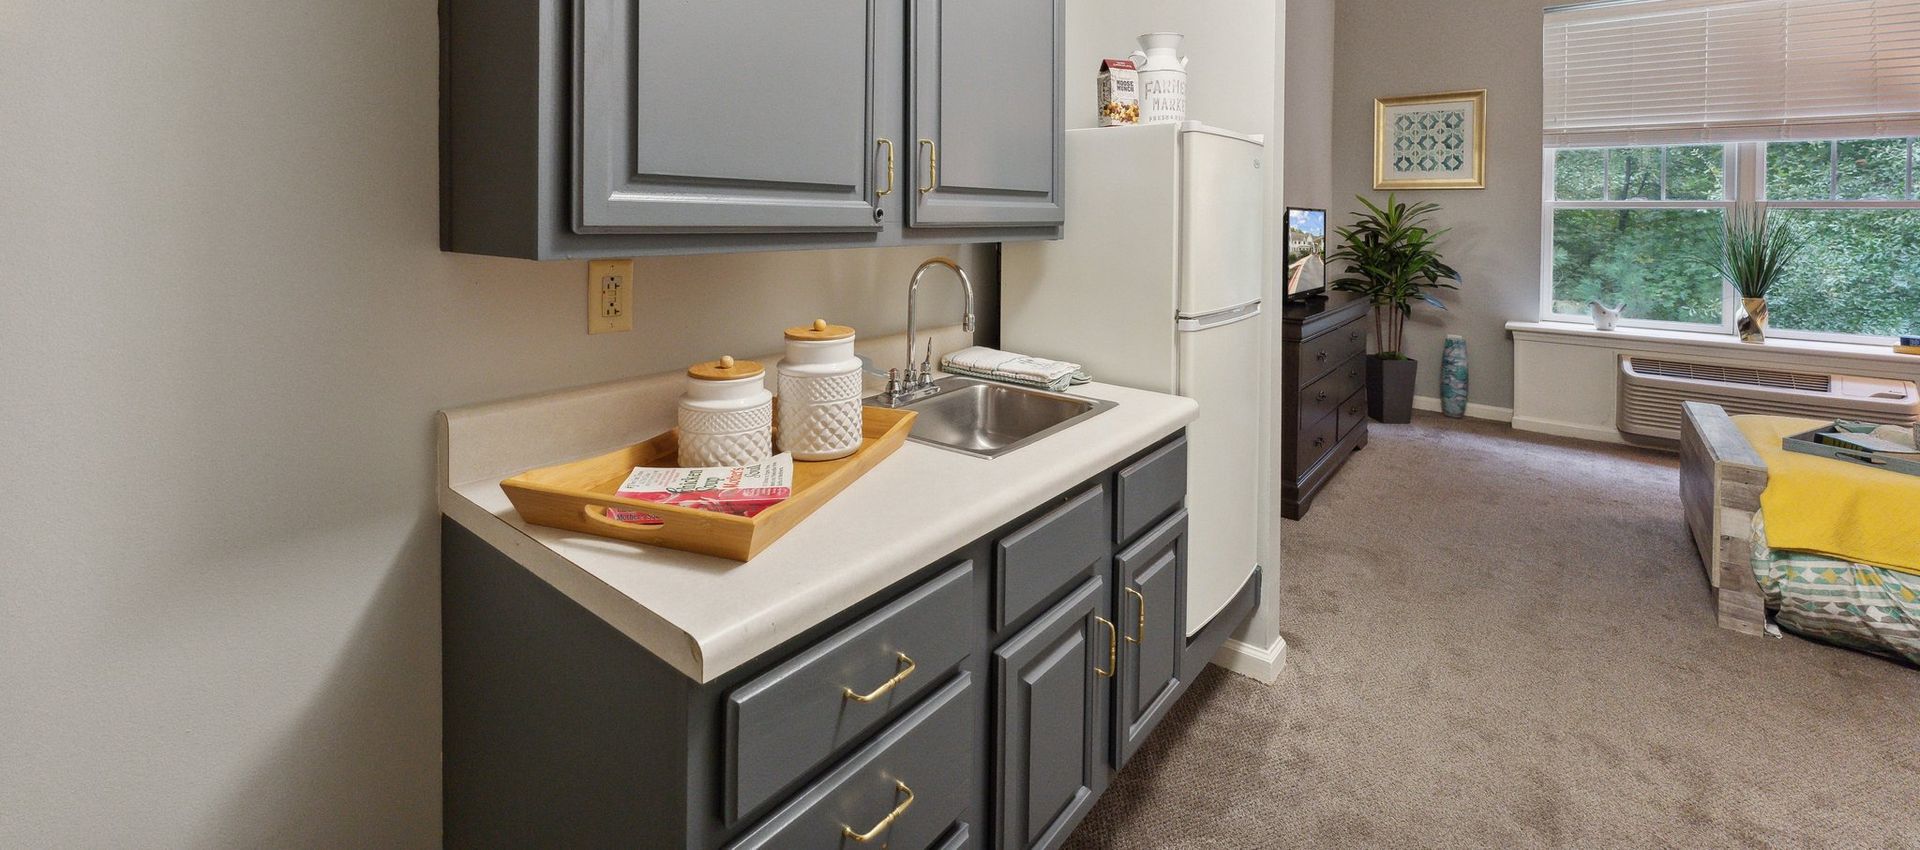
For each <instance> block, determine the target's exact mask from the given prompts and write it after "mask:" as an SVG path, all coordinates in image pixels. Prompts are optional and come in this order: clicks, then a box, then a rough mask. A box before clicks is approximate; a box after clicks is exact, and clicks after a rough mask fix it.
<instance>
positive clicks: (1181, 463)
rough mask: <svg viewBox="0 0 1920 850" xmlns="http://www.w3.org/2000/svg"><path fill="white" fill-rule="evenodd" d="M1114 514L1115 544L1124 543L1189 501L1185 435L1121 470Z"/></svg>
mask: <svg viewBox="0 0 1920 850" xmlns="http://www.w3.org/2000/svg"><path fill="white" fill-rule="evenodd" d="M1119 481H1120V483H1119V485H1118V486H1117V487H1116V489H1117V490H1118V491H1119V492H1118V493H1116V494H1114V513H1115V514H1118V515H1119V527H1118V528H1117V529H1116V537H1115V542H1118V543H1125V542H1127V541H1129V540H1132V539H1133V538H1134V537H1136V536H1138V535H1139V534H1140V532H1143V531H1146V530H1147V529H1148V528H1149V527H1151V526H1152V525H1153V523H1154V521H1155V520H1157V519H1159V518H1161V517H1163V516H1166V515H1167V512H1169V511H1171V510H1173V509H1174V508H1176V507H1178V506H1179V505H1180V503H1181V502H1182V501H1184V500H1185V499H1186V498H1187V438H1186V437H1184V436H1182V437H1180V438H1178V439H1175V440H1174V441H1173V442H1171V443H1168V444H1166V445H1164V446H1161V447H1160V448H1158V449H1155V450H1154V451H1153V453H1151V454H1149V455H1147V456H1146V457H1143V458H1141V459H1139V460H1136V461H1134V462H1133V463H1130V464H1128V465H1126V466H1125V467H1122V468H1121V470H1120V476H1119Z"/></svg>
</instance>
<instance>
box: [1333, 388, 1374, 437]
mask: <svg viewBox="0 0 1920 850" xmlns="http://www.w3.org/2000/svg"><path fill="white" fill-rule="evenodd" d="M1339 416H1340V439H1342V440H1344V439H1346V438H1347V435H1348V434H1351V433H1353V429H1355V428H1358V427H1360V423H1362V422H1365V421H1367V390H1366V388H1365V387H1362V388H1360V390H1359V391H1358V392H1355V393H1354V394H1353V395H1350V396H1348V397H1347V400H1346V401H1345V402H1342V403H1341V405H1340V413H1339Z"/></svg>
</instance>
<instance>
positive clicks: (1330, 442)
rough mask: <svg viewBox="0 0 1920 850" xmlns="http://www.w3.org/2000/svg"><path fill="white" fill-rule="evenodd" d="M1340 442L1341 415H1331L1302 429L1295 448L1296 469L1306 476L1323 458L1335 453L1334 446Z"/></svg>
mask: <svg viewBox="0 0 1920 850" xmlns="http://www.w3.org/2000/svg"><path fill="white" fill-rule="evenodd" d="M1338 442H1340V416H1339V414H1336V413H1329V414H1328V415H1326V416H1324V417H1321V418H1320V420H1319V421H1317V422H1314V423H1313V424H1310V425H1306V426H1303V427H1302V428H1301V429H1300V440H1299V442H1298V443H1295V444H1294V447H1293V452H1294V455H1293V457H1294V463H1295V467H1294V468H1295V469H1298V470H1300V474H1302V475H1305V474H1306V473H1307V471H1308V470H1310V469H1313V466H1314V464H1317V463H1319V462H1320V459H1321V458H1323V457H1326V456H1327V453H1328V452H1331V451H1333V446H1334V444H1335V443H1338Z"/></svg>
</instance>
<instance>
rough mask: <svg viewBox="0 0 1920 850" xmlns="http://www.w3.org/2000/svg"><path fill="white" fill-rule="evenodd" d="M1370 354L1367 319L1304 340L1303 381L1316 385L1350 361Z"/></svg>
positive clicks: (1301, 356)
mask: <svg viewBox="0 0 1920 850" xmlns="http://www.w3.org/2000/svg"><path fill="white" fill-rule="evenodd" d="M1365 353H1367V326H1366V322H1364V321H1360V320H1355V321H1351V322H1348V323H1346V324H1344V325H1341V326H1339V327H1337V328H1334V329H1333V330H1330V331H1327V332H1326V333H1323V334H1320V335H1318V336H1315V337H1313V338H1312V339H1306V340H1301V342H1300V376H1301V383H1302V384H1312V383H1313V382H1314V381H1317V380H1320V378H1321V377H1322V376H1324V375H1326V374H1327V373H1329V372H1332V371H1333V370H1334V369H1337V368H1339V367H1340V366H1342V365H1344V364H1345V363H1346V362H1347V361H1348V360H1351V359H1353V358H1355V357H1359V356H1360V355H1363V354H1365Z"/></svg>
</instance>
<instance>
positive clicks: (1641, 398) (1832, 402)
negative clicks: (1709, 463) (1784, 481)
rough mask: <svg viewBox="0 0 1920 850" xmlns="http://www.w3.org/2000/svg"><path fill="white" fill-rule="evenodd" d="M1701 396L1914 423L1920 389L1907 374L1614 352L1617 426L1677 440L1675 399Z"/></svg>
mask: <svg viewBox="0 0 1920 850" xmlns="http://www.w3.org/2000/svg"><path fill="white" fill-rule="evenodd" d="M1687 401H1703V402H1708V403H1711V404H1717V405H1720V406H1721V407H1724V408H1726V409H1727V412H1728V413H1731V414H1734V415H1739V414H1743V413H1754V414H1768V415H1773V416H1803V417H1806V418H1808V419H1854V420H1859V421H1863V422H1881V423H1889V424H1903V425H1912V424H1914V423H1916V422H1920V389H1917V388H1916V387H1915V386H1914V382H1912V381H1901V380H1895V379H1892V378H1866V377H1861V376H1858V375H1832V374H1827V373H1824V372H1789V371H1785V370H1781V369H1755V368H1752V367H1749V366H1729V365H1725V364H1720V363H1705V362H1698V361H1691V360H1672V359H1667V358H1654V357H1646V356H1642V355H1629V354H1623V355H1621V356H1620V406H1619V410H1618V411H1617V413H1618V415H1617V417H1616V419H1617V421H1618V422H1619V427H1620V432H1621V433H1623V434H1632V435H1635V436H1641V437H1660V438H1663V439H1668V440H1678V439H1680V404H1681V402H1687Z"/></svg>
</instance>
